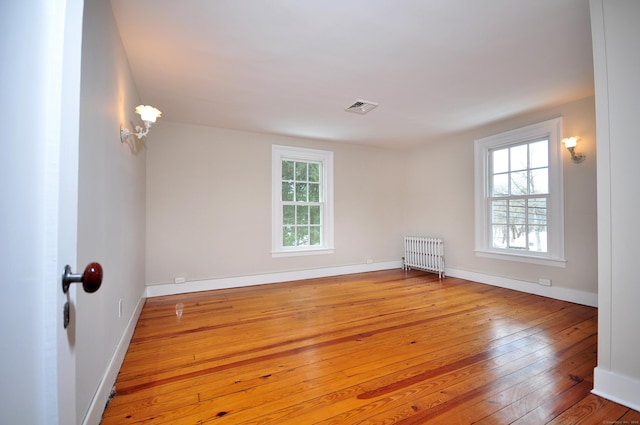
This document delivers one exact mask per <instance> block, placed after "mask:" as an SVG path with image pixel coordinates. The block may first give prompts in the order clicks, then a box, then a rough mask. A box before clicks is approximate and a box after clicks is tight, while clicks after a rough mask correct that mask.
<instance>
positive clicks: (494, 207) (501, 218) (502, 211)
mask: <svg viewBox="0 0 640 425" xmlns="http://www.w3.org/2000/svg"><path fill="white" fill-rule="evenodd" d="M491 223H493V224H507V201H492V202H491Z"/></svg>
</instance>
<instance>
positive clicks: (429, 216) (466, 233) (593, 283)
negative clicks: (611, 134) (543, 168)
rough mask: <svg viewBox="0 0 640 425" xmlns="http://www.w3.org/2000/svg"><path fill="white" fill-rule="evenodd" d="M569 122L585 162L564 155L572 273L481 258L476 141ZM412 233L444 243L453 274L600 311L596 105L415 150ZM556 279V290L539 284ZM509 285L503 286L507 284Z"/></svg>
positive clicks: (530, 117)
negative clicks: (476, 242)
mask: <svg viewBox="0 0 640 425" xmlns="http://www.w3.org/2000/svg"><path fill="white" fill-rule="evenodd" d="M558 116H563V124H564V129H563V131H564V135H565V136H570V135H571V136H573V135H575V136H579V137H580V141H579V145H578V147H577V148H576V150H577V151H578V152H584V153H585V154H586V156H587V158H586V160H585V161H584V162H583V163H581V164H574V163H573V162H571V161H570V157H569V153H568V152H566V150H564V149H563V151H564V152H563V167H564V194H565V216H566V219H565V254H566V259H567V263H566V268H560V267H553V266H541V265H535V264H525V263H520V262H513V261H506V260H496V259H489V258H482V257H477V256H476V255H475V253H474V251H473V249H474V140H475V139H479V138H482V137H485V136H490V135H493V134H498V133H501V132H504V131H508V130H514V129H517V128H520V127H523V126H525V125H529V124H535V123H537V122H541V121H545V120H547V119H551V118H555V117H558ZM407 168H408V170H409V178H408V184H409V192H410V193H411V196H410V197H409V199H408V202H407V210H408V217H407V220H408V224H407V226H408V229H409V231H410V232H411V233H415V234H420V235H433V236H438V237H442V238H443V239H444V240H445V250H446V255H445V257H446V266H447V269H448V273H449V274H450V275H459V276H460V277H468V278H472V279H475V280H484V281H486V283H498V282H499V281H502V280H504V279H506V280H507V281H511V282H512V286H515V287H516V289H521V290H526V291H532V292H535V293H541V294H544V295H548V296H553V297H557V298H563V299H570V300H573V301H577V302H583V303H587V304H595V300H596V293H597V280H596V277H597V267H596V264H597V248H596V247H597V223H596V155H595V109H594V99H593V98H586V99H583V100H580V101H577V102H573V103H570V104H567V105H561V106H558V107H555V108H551V109H548V110H545V111H541V112H537V113H531V114H526V115H523V116H520V117H517V118H513V119H509V120H506V121H503V122H499V123H495V124H492V125H488V126H484V127H481V128H478V129H474V130H471V131H466V132H462V133H459V134H457V135H454V136H450V137H447V138H445V139H443V140H439V141H438V142H437V143H434V144H430V145H426V146H423V147H422V148H419V149H416V150H415V151H414V152H412V154H411V155H410V157H409V166H408V167H407ZM539 278H549V279H551V280H552V285H553V287H552V288H546V287H541V286H540V285H538V284H537V282H538V279H539ZM501 286H502V285H501Z"/></svg>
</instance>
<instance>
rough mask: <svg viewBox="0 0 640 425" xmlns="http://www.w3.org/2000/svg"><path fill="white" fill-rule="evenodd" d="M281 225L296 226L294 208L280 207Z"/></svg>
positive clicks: (291, 206) (290, 206) (289, 206)
mask: <svg viewBox="0 0 640 425" xmlns="http://www.w3.org/2000/svg"><path fill="white" fill-rule="evenodd" d="M282 223H283V224H285V225H290V224H296V207H294V206H293V205H283V206H282Z"/></svg>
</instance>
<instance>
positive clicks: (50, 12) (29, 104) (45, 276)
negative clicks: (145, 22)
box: [0, 0, 84, 425]
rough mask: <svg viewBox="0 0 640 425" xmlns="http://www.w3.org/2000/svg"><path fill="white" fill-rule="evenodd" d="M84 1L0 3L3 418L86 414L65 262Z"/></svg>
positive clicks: (72, 231) (44, 419)
mask: <svg viewBox="0 0 640 425" xmlns="http://www.w3.org/2000/svg"><path fill="white" fill-rule="evenodd" d="M83 6H84V3H83V0H68V1H50V0H20V1H11V2H6V1H5V2H1V3H0V31H2V43H0V57H2V65H1V66H0V87H1V93H2V96H0V125H1V128H2V135H1V136H0V158H1V160H2V165H1V166H0V199H1V202H0V248H1V249H0V270H2V271H3V274H2V279H1V280H0V283H1V285H2V289H3V299H4V301H3V307H2V308H1V309H0V323H2V326H1V327H0V341H2V349H1V350H0V360H1V361H0V381H1V382H2V383H3V386H4V387H3V390H1V391H0V422H1V423H12V424H14V423H15V424H46V425H49V424H53V425H55V424H58V425H76V424H78V423H79V421H81V420H82V418H77V413H76V390H75V387H76V359H75V353H74V334H73V326H71V327H70V329H69V330H65V329H64V328H63V327H62V320H63V306H64V303H65V302H66V301H67V296H66V295H64V294H63V292H62V288H61V275H62V269H63V267H64V265H65V264H70V265H71V266H72V267H74V268H76V267H77V265H76V264H75V259H76V245H77V235H76V234H77V224H78V223H77V222H78V220H77V211H78V208H77V199H78V196H77V191H78V189H77V188H78V184H77V180H78V133H79V104H80V67H81V60H80V59H81V44H82V43H81V40H82V13H83ZM82 267H84V266H82ZM74 271H75V270H74ZM73 286H76V285H73ZM75 290H76V288H73V289H72V290H71V294H70V296H69V300H70V301H71V303H73V301H74V293H75V292H74V291H75Z"/></svg>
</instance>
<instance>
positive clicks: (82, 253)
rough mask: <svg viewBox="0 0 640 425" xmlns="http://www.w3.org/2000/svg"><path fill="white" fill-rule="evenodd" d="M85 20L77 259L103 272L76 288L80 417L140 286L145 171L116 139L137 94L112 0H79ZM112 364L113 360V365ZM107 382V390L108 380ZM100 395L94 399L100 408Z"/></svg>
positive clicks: (123, 329) (81, 264)
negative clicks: (92, 283) (92, 285)
mask: <svg viewBox="0 0 640 425" xmlns="http://www.w3.org/2000/svg"><path fill="white" fill-rule="evenodd" d="M84 22H85V24H84V33H83V50H82V85H81V116H80V153H79V155H80V168H79V189H78V197H79V201H78V202H79V207H78V265H79V268H83V267H84V265H86V264H87V263H90V262H92V261H98V262H100V263H101V264H102V266H103V268H104V280H103V283H102V287H101V288H100V290H99V291H98V292H96V293H94V294H86V293H84V292H83V291H81V290H79V291H78V297H77V305H76V323H75V326H76V329H75V341H76V354H77V416H78V418H79V419H82V418H83V417H84V416H85V414H86V413H87V410H88V408H89V406H90V403H91V402H92V399H93V397H94V396H96V394H97V392H98V387H99V386H100V384H101V381H102V379H103V378H104V376H105V373H106V371H107V370H108V369H109V367H110V363H111V362H112V360H113V359H114V354H115V353H116V350H117V349H118V347H119V346H118V344H119V343H120V340H121V338H122V337H123V335H126V330H127V326H128V324H129V320H130V319H131V317H132V316H134V314H135V311H136V307H137V306H138V303H139V301H140V299H141V296H142V294H143V292H144V233H145V224H144V220H145V173H146V171H145V163H146V160H145V151H144V150H142V151H141V152H140V153H139V154H137V155H133V154H132V153H131V151H130V149H129V147H128V146H127V145H124V144H121V143H120V135H119V127H120V125H121V124H124V125H125V126H128V127H129V128H132V123H131V122H130V121H131V120H135V118H136V117H138V116H137V115H136V114H135V113H134V108H135V106H136V105H137V104H138V94H137V92H136V88H135V86H134V84H133V81H132V78H131V75H130V71H129V66H128V62H127V59H126V56H125V53H124V49H123V47H122V44H121V41H120V36H119V33H118V30H117V27H116V24H115V20H114V17H113V13H112V11H111V7H110V3H109V2H108V1H104V0H87V1H85V16H84ZM138 123H139V122H138ZM80 272H81V270H80ZM120 299H122V302H123V304H122V306H123V312H122V316H121V317H119V314H118V313H119V312H118V302H119V300H120ZM126 342H128V341H126ZM118 368H119V365H116V372H117V369H118ZM111 384H112V382H111ZM105 385H107V386H108V388H106V394H108V391H109V390H110V386H109V385H110V384H109V383H105ZM104 394H105V389H102V393H101V394H99V395H98V396H99V397H102V398H103V397H104ZM104 401H105V400H104V399H101V400H98V401H97V403H98V405H97V407H96V409H97V411H98V412H99V413H100V414H101V413H102V409H103V408H104Z"/></svg>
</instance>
